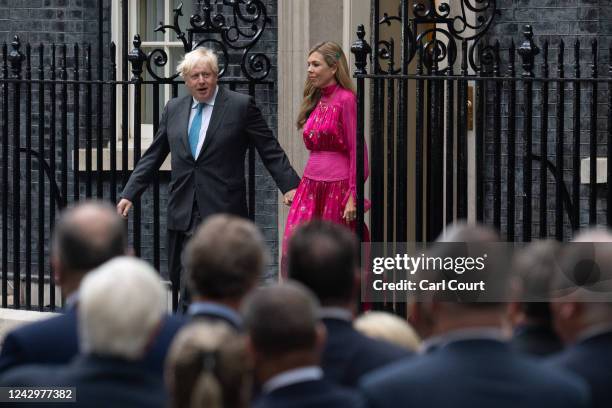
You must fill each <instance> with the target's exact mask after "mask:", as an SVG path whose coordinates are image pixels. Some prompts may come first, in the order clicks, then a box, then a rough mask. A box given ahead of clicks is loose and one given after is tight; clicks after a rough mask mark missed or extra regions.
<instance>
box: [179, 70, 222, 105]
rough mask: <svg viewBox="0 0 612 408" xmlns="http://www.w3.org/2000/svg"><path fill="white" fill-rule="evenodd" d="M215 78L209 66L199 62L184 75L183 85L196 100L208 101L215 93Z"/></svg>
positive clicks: (215, 75)
mask: <svg viewBox="0 0 612 408" xmlns="http://www.w3.org/2000/svg"><path fill="white" fill-rule="evenodd" d="M217 79H218V78H217V74H215V73H214V72H213V70H212V69H211V68H210V66H209V65H208V64H207V63H204V62H200V63H198V64H196V65H195V66H194V67H193V69H192V70H191V71H190V72H189V73H188V74H186V75H185V86H186V87H187V89H189V92H190V93H191V95H192V96H193V97H194V98H195V99H196V100H197V101H198V102H208V101H210V100H211V99H212V97H213V95H214V94H215V89H216V87H217Z"/></svg>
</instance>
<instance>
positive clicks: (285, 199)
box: [283, 188, 297, 207]
mask: <svg viewBox="0 0 612 408" xmlns="http://www.w3.org/2000/svg"><path fill="white" fill-rule="evenodd" d="M296 191H297V189H296V188H294V189H293V190H289V191H287V192H286V193H285V195H284V196H283V203H284V204H285V205H286V206H288V207H290V206H291V203H292V202H293V197H295V192H296Z"/></svg>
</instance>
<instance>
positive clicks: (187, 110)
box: [177, 95, 193, 157]
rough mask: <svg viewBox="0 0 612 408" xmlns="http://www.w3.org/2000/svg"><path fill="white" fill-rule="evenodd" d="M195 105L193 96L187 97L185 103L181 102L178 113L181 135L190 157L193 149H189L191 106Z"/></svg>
mask: <svg viewBox="0 0 612 408" xmlns="http://www.w3.org/2000/svg"><path fill="white" fill-rule="evenodd" d="M192 104H193V97H192V96H191V95H189V96H185V101H184V102H181V104H180V106H179V111H178V115H179V116H178V121H177V123H180V124H181V125H180V126H181V128H180V129H179V135H180V137H181V140H182V141H183V146H184V147H185V150H186V151H187V153H188V155H189V156H190V157H192V155H191V148H190V147H189V130H188V129H187V128H188V126H189V115H190V114H191V105H192Z"/></svg>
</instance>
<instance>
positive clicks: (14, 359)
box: [0, 310, 78, 372]
mask: <svg viewBox="0 0 612 408" xmlns="http://www.w3.org/2000/svg"><path fill="white" fill-rule="evenodd" d="M77 352H78V340H77V319H76V311H75V310H68V311H67V312H66V313H63V314H60V315H57V316H53V317H51V318H48V319H44V320H40V321H37V322H33V323H29V324H26V325H24V326H21V327H19V328H17V329H15V330H13V331H12V332H10V333H8V334H7V336H6V338H5V339H4V343H3V346H2V350H1V352H0V372H1V371H4V370H6V369H8V368H9V367H13V366H17V365H21V364H28V363H47V364H61V363H65V362H67V361H69V360H70V359H71V358H72V357H73V356H74V355H75V354H76V353H77Z"/></svg>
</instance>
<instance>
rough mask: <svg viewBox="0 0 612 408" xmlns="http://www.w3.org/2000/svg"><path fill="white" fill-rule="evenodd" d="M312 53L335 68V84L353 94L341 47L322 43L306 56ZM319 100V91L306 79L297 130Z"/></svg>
mask: <svg viewBox="0 0 612 408" xmlns="http://www.w3.org/2000/svg"><path fill="white" fill-rule="evenodd" d="M314 52H318V53H319V54H321V55H322V56H323V59H324V60H325V63H327V65H329V66H330V67H336V68H337V69H336V75H335V76H336V82H338V84H339V85H340V86H341V87H343V88H344V89H348V90H349V91H351V92H353V93H355V85H353V81H352V80H351V75H350V73H349V68H348V62H347V60H346V56H345V55H344V51H342V47H340V46H339V45H338V44H336V43H335V42H332V41H324V42H321V43H318V44H317V45H315V46H314V47H312V48H311V49H310V51H309V52H308V56H309V57H310V56H311V55H312V53H314ZM320 99H321V90H320V89H318V88H316V87H314V86H313V85H312V82H311V81H310V79H308V78H306V83H305V84H304V99H303V100H302V106H301V108H300V113H299V114H298V117H297V122H296V125H297V128H298V129H301V128H302V127H303V126H304V123H306V120H307V119H308V116H310V113H311V112H312V111H313V110H314V108H315V106H317V103H318V102H319V100H320Z"/></svg>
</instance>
